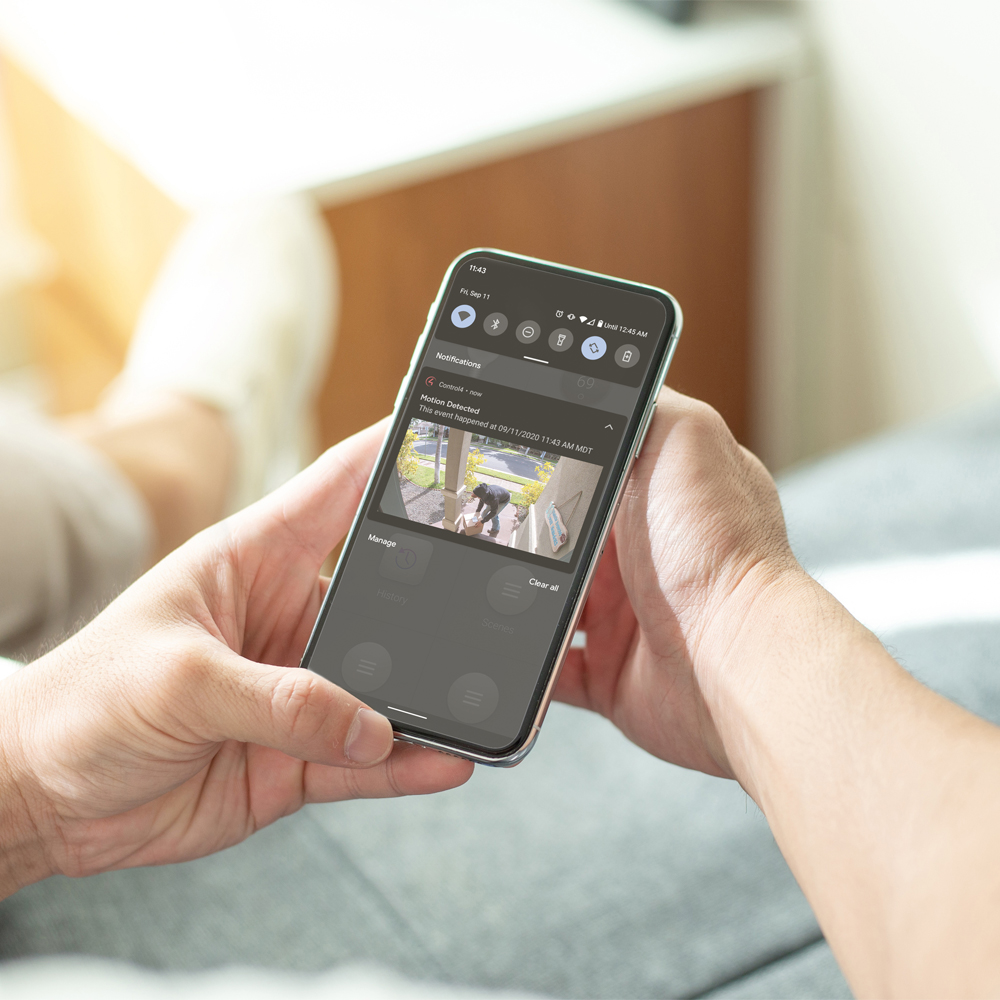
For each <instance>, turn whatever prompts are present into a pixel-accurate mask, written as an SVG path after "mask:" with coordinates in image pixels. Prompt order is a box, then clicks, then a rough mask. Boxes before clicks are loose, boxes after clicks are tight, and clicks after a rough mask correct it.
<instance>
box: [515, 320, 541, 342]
mask: <svg viewBox="0 0 1000 1000" xmlns="http://www.w3.org/2000/svg"><path fill="white" fill-rule="evenodd" d="M541 335H542V328H541V327H540V326H539V325H538V323H536V322H535V321H534V320H533V319H526V320H525V321H524V322H523V323H522V324H521V325H520V326H519V327H518V328H517V339H518V340H519V341H521V343H522V344H533V343H534V342H535V341H536V340H538V338H539V337H540V336H541Z"/></svg>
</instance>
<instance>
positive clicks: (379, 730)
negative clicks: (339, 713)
mask: <svg viewBox="0 0 1000 1000" xmlns="http://www.w3.org/2000/svg"><path fill="white" fill-rule="evenodd" d="M391 746H392V727H391V726H390V725H389V720H388V719H387V718H386V717H385V716H384V715H379V714H378V712H373V711H372V710H371V709H370V708H359V709H358V714H357V715H356V716H354V721H353V722H352V723H351V728H350V729H349V730H348V731H347V739H346V740H345V741H344V756H345V757H346V758H347V759H348V760H350V761H353V762H354V763H355V764H374V763H375V762H376V761H379V760H381V759H382V758H383V757H384V756H385V755H386V754H387V753H388V752H389V749H390V747H391Z"/></svg>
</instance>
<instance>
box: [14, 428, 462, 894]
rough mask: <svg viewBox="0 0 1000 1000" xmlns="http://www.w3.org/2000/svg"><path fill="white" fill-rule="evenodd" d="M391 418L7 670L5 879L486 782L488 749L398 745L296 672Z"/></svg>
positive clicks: (190, 849)
mask: <svg viewBox="0 0 1000 1000" xmlns="http://www.w3.org/2000/svg"><path fill="white" fill-rule="evenodd" d="M385 430H386V428H385V424H384V423H383V424H379V425H376V426H375V427H372V428H369V429H368V430H366V431H363V432H362V433H360V434H358V435H356V436H355V437H353V438H350V439H348V440H347V441H344V442H342V443H341V444H339V445H337V446H336V447H335V448H332V449H331V450H330V451H328V452H327V453H326V454H325V455H323V456H322V457H321V458H320V459H319V460H318V461H317V462H316V463H315V464H314V465H312V466H311V467H310V468H309V469H307V470H306V471H305V472H303V473H302V474H301V475H299V476H297V477H296V478H295V479H294V480H292V481H291V482H290V483H288V484H286V485H285V486H284V487H282V488H281V489H280V490H278V491H276V492H275V493H273V494H271V495H270V496H268V497H265V498H264V499H263V500H261V501H260V502H259V503H257V504H254V505H253V506H252V507H249V508H247V509H246V510H245V511H242V512H241V513H239V514H236V515H234V516H233V517H231V518H229V519H228V520H226V521H223V522H221V523H220V524H217V525H215V526H214V527H212V528H209V529H208V530H206V531H204V532H202V533H201V534H200V535H197V536H195V537H194V538H193V539H191V541H189V542H188V543H187V544H185V545H184V546H182V547H181V548H180V549H178V550H177V551H176V552H174V553H173V554H172V555H171V556H169V557H167V558H166V559H165V560H163V562H161V563H159V564H158V565H157V566H155V567H154V568H153V569H152V570H150V571H149V573H147V574H146V575H145V576H144V577H142V578H141V579H140V580H138V581H137V582H136V583H135V584H134V585H133V586H132V587H130V588H129V589H128V590H127V591H125V592H124V593H123V594H122V595H121V596H120V597H119V598H118V599H117V600H115V601H114V602H113V603H112V604H111V605H109V606H108V608H106V609H105V610H104V611H103V612H102V613H101V614H100V615H99V616H98V617H97V618H95V619H94V620H93V621H92V622H91V623H90V624H89V625H88V626H86V628H84V629H83V630H82V631H80V632H79V633H78V634H77V635H75V636H74V637H72V638H71V639H69V640H68V641H67V642H65V643H63V644H62V645H61V646H59V647H58V648H56V649H55V650H53V651H52V652H51V653H49V654H48V655H46V656H44V657H42V658H41V659H39V660H37V661H35V662H34V663H33V664H31V665H30V666H28V667H26V668H24V669H23V670H21V671H19V672H18V674H16V675H15V676H13V677H11V678H9V679H8V680H6V681H5V682H4V684H3V689H2V691H0V782H2V784H3V788H2V794H0V844H3V845H4V853H5V854H6V855H7V857H5V858H0V895H3V894H7V893H9V892H11V891H14V890H15V889H17V888H19V887H20V885H24V884H27V883H28V882H31V881H35V880H37V879H39V878H43V877H45V876H46V875H48V874H51V873H54V872H62V873H64V874H67V875H88V874H92V873H95V872H99V871H105V870H109V869H113V868H126V867H133V866H137V865H152V864H166V863H170V862H175V861H183V860H187V859H190V858H196V857H200V856H201V855H204V854H209V853H211V852H213V851H217V850H221V849H222V848H225V847H228V846H230V845H232V844H235V843H238V842H239V841H241V840H243V839H245V838H246V837H247V836H249V835H250V834H251V833H253V832H254V831H255V830H258V829H260V828H261V827H263V826H266V825H267V824H269V823H272V822H274V820H276V819H278V818H279V817H281V816H285V815H288V814H289V813H292V812H295V811H296V810H297V809H299V808H300V807H301V806H302V805H303V804H304V803H307V802H331V801H336V800H339V799H348V798H359V797H375V796H389V795H407V794H421V793H425V792H434V791H439V790H442V789H445V788H450V787H453V786H455V785H459V784H461V783H462V782H464V781H465V780H467V779H468V777H469V775H470V774H471V773H472V765H471V764H469V763H468V762H466V761H461V760H458V759H456V758H454V757H448V756H445V755H443V754H439V753H436V752H435V751H432V750H425V749H421V748H418V747H415V746H411V745H407V744H397V745H395V746H394V745H393V736H392V727H391V725H390V723H389V721H388V720H387V719H385V718H384V717H383V716H381V715H378V714H376V713H375V712H372V711H371V710H369V709H366V708H364V707H363V705H362V703H361V702H360V701H358V699H357V698H355V697H354V696H353V695H350V694H348V693H347V692H346V691H343V690H342V689H340V688H338V687H336V686H335V685H334V684H332V683H331V682H330V681H328V680H326V679H324V678H323V677H320V676H319V675H317V674H314V673H311V672H310V671H306V670H299V669H295V668H297V665H298V663H299V660H300V658H301V656H302V652H303V650H304V648H305V645H306V642H307V640H308V638H309V634H310V631H311V628H312V625H313V622H314V621H315V619H316V615H317V613H318V611H319V607H320V603H321V601H322V598H323V594H324V592H325V589H326V581H324V580H322V579H321V578H320V575H319V571H320V567H321V565H322V563H323V561H324V559H325V558H326V556H327V555H328V553H329V552H330V551H331V550H332V549H333V547H334V546H335V545H336V543H337V542H338V541H339V540H340V538H341V537H342V536H343V535H344V533H345V532H346V530H347V528H348V526H349V525H350V522H351V519H352V517H353V515H354V512H355V510H356V508H357V505H358V502H359V500H360V498H361V494H362V491H363V489H364V486H365V482H366V480H367V477H368V474H369V472H370V469H371V466H372V463H373V461H374V458H375V455H376V453H377V451H378V448H379V445H380V444H381V441H382V439H383V437H384V435H385ZM289 668H292V669H289ZM8 847H10V850H9V851H8V850H7V848H8ZM15 849H16V854H17V858H16V863H15V860H12V857H11V852H13V851H15ZM4 868H6V873H5V872H4V870H3V869H4ZM4 875H6V878H5V877H4ZM3 890H5V891H3Z"/></svg>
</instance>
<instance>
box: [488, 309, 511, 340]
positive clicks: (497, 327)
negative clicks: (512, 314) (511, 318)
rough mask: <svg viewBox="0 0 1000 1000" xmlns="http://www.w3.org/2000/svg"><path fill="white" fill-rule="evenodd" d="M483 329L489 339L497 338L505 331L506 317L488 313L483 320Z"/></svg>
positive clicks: (500, 314)
mask: <svg viewBox="0 0 1000 1000" xmlns="http://www.w3.org/2000/svg"><path fill="white" fill-rule="evenodd" d="M483 329H484V330H485V331H486V332H487V333H488V334H489V335H490V336H491V337H499V336H500V334H501V333H503V332H504V330H506V329H507V317H506V316H504V314H503V313H490V314H489V316H487V317H486V319H484V320H483Z"/></svg>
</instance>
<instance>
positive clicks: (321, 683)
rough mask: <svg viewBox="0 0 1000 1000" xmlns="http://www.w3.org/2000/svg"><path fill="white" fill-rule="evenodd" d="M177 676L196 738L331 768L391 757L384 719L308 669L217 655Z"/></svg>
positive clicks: (227, 652)
mask: <svg viewBox="0 0 1000 1000" xmlns="http://www.w3.org/2000/svg"><path fill="white" fill-rule="evenodd" d="M183 673H185V674H186V677H185V680H184V687H185V689H186V692H185V695H184V702H185V703H186V704H187V705H188V706H189V711H190V712H191V713H192V718H191V719H190V720H188V722H187V727H188V728H190V729H193V730H195V731H196V732H197V733H198V735H199V736H200V737H201V738H202V739H205V740H208V741H211V742H221V741H223V740H237V741H239V742H241V743H257V744H259V745H261V746H266V747H272V748H273V749H275V750H281V751H282V752H283V753H287V754H288V755H289V756H291V757H297V758H299V759H300V760H307V761H314V762H316V763H318V764H331V765H334V766H336V767H371V766H372V765H373V764H377V763H379V762H380V761H382V760H385V758H386V757H388V756H389V754H390V753H391V752H392V741H393V735H392V725H391V724H390V722H389V720H388V719H387V718H385V716H383V715H379V713H378V712H375V711H373V710H372V709H370V708H368V707H367V706H366V705H365V704H364V703H363V702H361V701H359V700H358V699H357V698H355V697H354V695H352V694H349V693H348V692H347V691H345V690H343V688H339V687H337V685H336V684H333V683H332V682H331V681H328V680H327V679H326V678H325V677H320V675H319V674H314V673H313V672H312V671H311V670H303V669H301V668H298V667H272V666H267V665H263V664H260V663H254V662H253V661H251V660H246V659H244V658H243V657H242V656H238V655H237V654H236V653H233V652H232V651H231V650H228V649H224V648H223V649H220V650H217V651H215V652H214V655H210V656H207V657H204V658H199V660H198V661H197V662H196V663H194V664H193V665H192V666H191V667H190V669H188V670H186V671H183ZM192 675H193V676H192Z"/></svg>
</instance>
